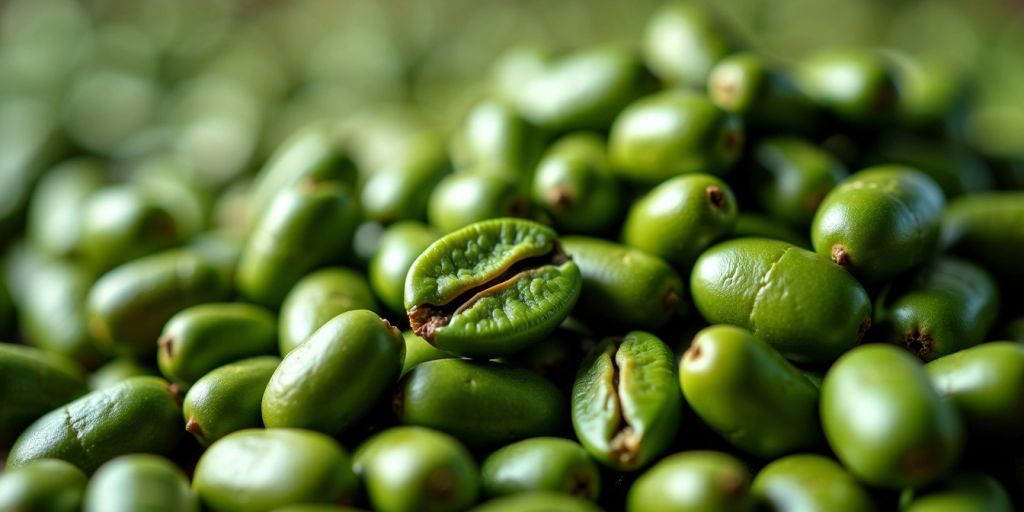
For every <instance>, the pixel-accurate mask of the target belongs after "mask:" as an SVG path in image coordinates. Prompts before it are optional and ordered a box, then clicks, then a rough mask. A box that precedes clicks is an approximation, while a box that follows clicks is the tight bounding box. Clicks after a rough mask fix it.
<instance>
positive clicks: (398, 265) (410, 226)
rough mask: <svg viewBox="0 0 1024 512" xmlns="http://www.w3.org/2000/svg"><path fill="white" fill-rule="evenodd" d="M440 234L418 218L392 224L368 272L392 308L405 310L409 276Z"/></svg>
mask: <svg viewBox="0 0 1024 512" xmlns="http://www.w3.org/2000/svg"><path fill="white" fill-rule="evenodd" d="M438 238H440V236H439V234H438V233H437V231H435V230H434V229H433V228H431V227H430V226H427V225H425V224H421V223H419V222H415V221H403V222H397V223H395V224H392V225H391V226H389V227H388V228H387V229H386V230H385V231H384V234H383V235H381V239H380V245H379V246H378V248H377V250H376V251H374V253H373V257H372V258H371V259H370V266H369V269H368V273H369V278H370V286H371V287H372V288H373V292H374V293H375V294H376V295H377V297H379V298H380V300H381V302H383V303H384V305H385V306H387V307H388V309H390V310H391V311H393V312H395V313H404V312H405V299H404V296H405V276H406V275H407V274H408V273H409V268H410V267H412V262H413V261H415V260H416V257H417V256H419V255H420V253H422V252H423V251H424V250H426V248H427V247H430V244H432V243H434V241H436V240H437V239H438ZM368 309H374V308H368Z"/></svg>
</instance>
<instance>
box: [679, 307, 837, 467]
mask: <svg viewBox="0 0 1024 512" xmlns="http://www.w3.org/2000/svg"><path fill="white" fill-rule="evenodd" d="M679 382H680V384H681V386H682V389H683V394H684V395H685V397H686V403H688V404H689V405H690V407H692V408H693V411H694V412H696V413H697V415H698V416H700V418H701V419H702V420H704V423H706V424H707V425H708V426H710V427H711V428H712V429H713V430H715V431H716V432H718V433H719V434H720V435H721V436H722V437H724V438H725V439H726V440H727V441H729V442H730V443H732V445H733V446H735V447H737V448H739V449H740V450H743V451H745V452H747V453H751V454H753V455H757V456H759V457H764V458H774V457H778V456H780V455H783V454H786V453H793V452H796V451H800V450H804V449H813V448H816V447H817V446H819V445H820V444H821V441H822V435H821V427H820V425H819V420H818V388H817V386H815V385H814V384H813V383H811V381H810V380H808V379H807V378H806V377H805V376H804V375H803V373H802V372H801V371H800V370H798V369H797V368H796V367H794V366H793V365H792V364H790V363H789V362H788V361H786V359H785V358H783V357H782V355H780V354H779V353H778V352H777V351H775V349H773V348H772V347H770V346H769V345H768V344H767V343H765V342H763V341H761V340H760V339H758V338H757V337H755V336H754V335H752V334H751V333H750V331H747V330H746V329H741V328H739V327H734V326H731V325H716V326H713V327H708V328H705V329H703V330H701V331H700V332H699V333H697V336H696V337H694V339H693V342H692V343H691V344H690V348H689V349H688V350H687V351H686V353H685V354H684V355H683V359H682V361H681V362H680V365H679Z"/></svg>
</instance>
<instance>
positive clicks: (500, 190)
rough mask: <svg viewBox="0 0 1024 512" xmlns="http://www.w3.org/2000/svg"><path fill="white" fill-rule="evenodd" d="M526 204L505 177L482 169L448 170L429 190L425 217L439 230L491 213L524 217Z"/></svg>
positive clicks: (442, 230) (525, 199)
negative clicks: (450, 172) (477, 170)
mask: <svg viewBox="0 0 1024 512" xmlns="http://www.w3.org/2000/svg"><path fill="white" fill-rule="evenodd" d="M529 209H530V205H529V200H528V199H527V197H526V195H525V194H524V193H523V192H522V191H521V190H520V188H519V186H518V185H516V184H515V183H514V182H513V181H511V180H510V179H509V178H508V177H505V176H497V175H494V174H488V173H484V172H464V173H457V174H452V175H449V176H447V177H445V178H444V179H442V180H441V182H440V183H438V184H437V186H436V187H434V190H433V191H431V192H430V202H429V204H428V205H427V220H428V221H430V225H432V226H434V227H435V228H437V229H438V231H440V232H442V233H449V232H451V231H455V230H456V229H459V228H462V227H464V226H468V225H470V224H473V223H474V222H479V221H483V220H486V219H491V218H494V217H525V216H526V215H527V213H529Z"/></svg>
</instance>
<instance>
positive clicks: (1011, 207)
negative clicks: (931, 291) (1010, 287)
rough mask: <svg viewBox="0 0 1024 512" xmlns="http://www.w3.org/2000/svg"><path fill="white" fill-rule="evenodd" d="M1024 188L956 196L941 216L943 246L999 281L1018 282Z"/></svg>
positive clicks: (1023, 243)
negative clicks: (1021, 189)
mask: <svg viewBox="0 0 1024 512" xmlns="http://www.w3.org/2000/svg"><path fill="white" fill-rule="evenodd" d="M1021 226H1024V192H1020V191H1012V192H1011V191H1006V192H984V193H980V194H973V195H970V196H967V197H962V198H958V199H956V200H954V201H952V202H950V204H949V208H947V209H946V212H945V213H944V214H943V217H942V240H943V246H944V247H948V248H949V249H950V250H951V251H953V252H954V253H956V254H959V255H961V256H963V257H965V258H967V259H970V260H972V261H975V262H977V263H980V264H981V265H982V266H983V267H985V270H988V271H989V272H991V273H992V274H993V275H994V276H995V277H996V278H997V279H998V280H999V281H1006V282H1018V280H1020V279H1022V278H1024V270H1022V266H1021V265H1020V262H1019V261H1018V259H1017V255H1018V254H1024V230H1021V228H1020V227H1021Z"/></svg>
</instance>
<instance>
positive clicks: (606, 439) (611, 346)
mask: <svg viewBox="0 0 1024 512" xmlns="http://www.w3.org/2000/svg"><path fill="white" fill-rule="evenodd" d="M675 361H676V359H675V355H674V354H673V353H672V349H670V348H669V347H668V346H667V345H665V344H664V343H663V342H662V341H661V340H659V339H658V338H657V337H656V336H654V335H652V334H649V333H646V332H643V331H633V332H630V333H629V334H627V335H626V336H625V337H623V338H621V339H609V340H605V341H603V342H601V343H600V344H599V345H597V346H596V347H594V349H593V350H591V352H590V354H588V356H587V358H586V359H584V360H583V363H582V364H581V366H580V370H579V372H578V373H577V374H576V383H575V384H574V385H573V389H572V425H573V428H574V429H575V430H576V437H577V438H579V440H580V443H581V444H583V447H584V448H586V449H587V451H588V452H590V454H591V455H592V456H593V457H594V458H595V459H597V460H598V461H599V462H601V463H602V464H604V465H606V466H608V467H611V468H613V469H617V470H620V471H630V470H635V469H638V468H641V467H643V466H645V465H647V464H648V463H649V462H651V461H652V460H654V459H655V458H656V457H658V456H659V455H661V454H662V453H663V452H664V451H665V450H666V449H667V448H668V446H669V444H671V443H672V441H673V440H674V439H675V438H676V435H677V434H678V433H679V424H680V421H681V419H682V411H683V400H682V394H681V393H680V392H679V376H678V374H677V373H676V364H675Z"/></svg>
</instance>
